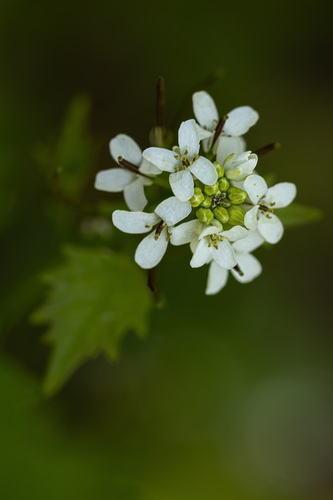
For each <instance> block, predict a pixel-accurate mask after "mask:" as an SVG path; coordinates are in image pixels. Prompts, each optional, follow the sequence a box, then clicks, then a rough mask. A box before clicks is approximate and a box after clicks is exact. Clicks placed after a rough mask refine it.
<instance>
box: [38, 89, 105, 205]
mask: <svg viewBox="0 0 333 500" xmlns="http://www.w3.org/2000/svg"><path fill="white" fill-rule="evenodd" d="M90 108H91V105H90V101H89V99H88V98H87V97H86V96H85V95H78V96H76V97H75V98H73V100H72V101H71V103H70V105H69V107H68V110H67V112H66V116H65V118H64V122H63V125H62V128H61V131H60V134H59V136H58V137H56V138H55V140H53V141H51V142H50V143H49V144H46V145H45V144H44V145H39V147H38V148H36V151H35V158H36V160H37V162H38V163H39V164H40V166H41V167H42V169H43V170H44V172H45V173H46V175H47V176H48V177H49V179H51V178H52V176H54V175H55V173H56V172H57V173H58V176H57V178H56V179H54V180H55V181H56V182H57V183H59V186H60V189H61V191H62V193H63V194H65V195H66V196H68V197H69V198H72V199H73V200H78V199H79V198H80V196H81V195H82V191H83V189H84V187H85V185H86V182H87V179H88V178H89V177H90V175H91V170H92V167H93V156H94V153H95V150H96V146H95V145H94V143H93V140H92V138H91V136H90V134H89V127H88V124H89V117H90Z"/></svg>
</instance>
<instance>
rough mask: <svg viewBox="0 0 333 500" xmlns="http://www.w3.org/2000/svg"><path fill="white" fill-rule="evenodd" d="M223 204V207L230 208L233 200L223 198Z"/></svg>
mask: <svg viewBox="0 0 333 500" xmlns="http://www.w3.org/2000/svg"><path fill="white" fill-rule="evenodd" d="M221 205H222V207H226V208H229V207H231V201H229V200H222V201H221Z"/></svg>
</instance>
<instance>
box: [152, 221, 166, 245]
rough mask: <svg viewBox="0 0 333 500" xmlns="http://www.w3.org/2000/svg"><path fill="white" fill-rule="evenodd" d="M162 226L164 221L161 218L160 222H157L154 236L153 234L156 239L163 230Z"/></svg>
mask: <svg viewBox="0 0 333 500" xmlns="http://www.w3.org/2000/svg"><path fill="white" fill-rule="evenodd" d="M164 226H165V222H164V221H163V220H161V222H160V223H159V225H158V226H157V228H156V229H155V236H154V239H155V240H158V238H159V237H160V234H161V232H162V231H163V229H164Z"/></svg>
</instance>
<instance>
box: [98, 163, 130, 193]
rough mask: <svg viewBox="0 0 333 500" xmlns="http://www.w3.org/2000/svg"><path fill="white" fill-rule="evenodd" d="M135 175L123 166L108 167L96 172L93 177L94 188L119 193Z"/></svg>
mask: <svg viewBox="0 0 333 500" xmlns="http://www.w3.org/2000/svg"><path fill="white" fill-rule="evenodd" d="M136 177H137V175H136V174H132V172H129V170H124V169H123V168H109V169H108V170H102V171H101V172H98V174H97V175H96V179H95V188H96V189H99V190H100V191H108V192H109V193H119V192H120V191H123V190H124V188H125V186H127V185H128V184H130V183H131V182H133V181H134V180H135V178H136Z"/></svg>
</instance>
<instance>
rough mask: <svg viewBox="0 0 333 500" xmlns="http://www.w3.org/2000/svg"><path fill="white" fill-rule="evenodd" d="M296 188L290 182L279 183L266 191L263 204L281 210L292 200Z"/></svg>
mask: <svg viewBox="0 0 333 500" xmlns="http://www.w3.org/2000/svg"><path fill="white" fill-rule="evenodd" d="M295 196H296V186H295V184H293V183H292V182H279V184H275V186H272V187H271V188H269V189H268V191H267V193H266V196H265V198H264V200H263V204H264V205H266V206H267V207H274V208H283V207H286V206H288V205H290V203H291V202H292V201H293V200H294V198H295Z"/></svg>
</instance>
